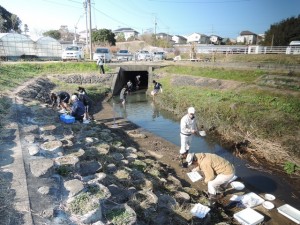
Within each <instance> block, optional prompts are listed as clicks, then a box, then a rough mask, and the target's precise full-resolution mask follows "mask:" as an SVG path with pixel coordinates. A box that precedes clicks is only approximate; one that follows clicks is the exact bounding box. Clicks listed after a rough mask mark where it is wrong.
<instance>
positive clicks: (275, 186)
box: [110, 92, 300, 209]
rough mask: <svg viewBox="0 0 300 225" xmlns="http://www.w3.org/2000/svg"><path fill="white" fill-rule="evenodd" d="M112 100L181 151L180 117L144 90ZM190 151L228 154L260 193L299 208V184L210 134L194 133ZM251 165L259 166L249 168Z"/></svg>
mask: <svg viewBox="0 0 300 225" xmlns="http://www.w3.org/2000/svg"><path fill="white" fill-rule="evenodd" d="M110 104H111V105H112V106H113V108H114V111H115V114H116V116H121V117H124V118H126V119H127V120H129V121H131V122H133V123H135V124H137V125H138V126H140V127H141V128H143V129H145V130H147V131H149V132H151V133H153V134H155V135H157V136H160V137H162V138H164V139H165V140H167V141H169V142H171V143H173V144H175V145H177V146H178V149H175V152H178V154H179V149H180V136H179V129H180V121H179V119H178V118H176V117H175V116H174V115H173V114H172V113H171V112H168V111H166V110H163V109H161V108H159V107H158V106H156V105H155V104H154V103H153V101H152V99H151V97H149V96H147V95H146V94H145V93H142V92H140V93H133V94H130V95H128V96H127V102H126V106H125V107H123V106H122V105H121V104H119V96H115V97H114V98H113V99H112V101H111V102H110ZM196 118H197V112H196ZM190 152H194V153H197V152H206V153H214V154H217V155H219V156H222V157H223V158H226V159H227V160H228V161H230V162H231V163H232V164H233V165H234V166H235V170H236V175H237V176H238V177H240V178H241V179H242V181H243V182H244V183H245V184H246V186H248V187H251V189H252V190H254V191H255V192H256V193H257V194H265V193H270V194H273V195H274V196H275V197H276V198H279V199H281V200H282V201H284V202H285V203H288V204H290V205H291V206H293V207H295V208H298V209H299V208H300V201H299V200H298V198H297V197H298V196H297V194H298V190H297V188H298V187H293V186H291V185H289V184H288V182H285V181H284V177H279V176H276V175H274V174H272V173H271V172H270V171H268V169H265V168H257V165H254V164H253V163H251V162H247V161H245V160H241V159H239V158H237V157H235V156H234V155H233V154H232V153H231V152H229V151H228V150H227V149H225V148H223V147H222V146H220V145H219V144H218V143H216V142H215V141H213V140H211V139H210V138H209V135H208V136H206V137H200V136H193V140H192V144H191V148H190ZM249 165H250V166H251V167H252V168H256V169H251V168H248V167H249ZM247 166H248V167H247ZM293 193H294V194H295V195H296V196H295V197H293ZM277 207H279V205H278V206H277Z"/></svg>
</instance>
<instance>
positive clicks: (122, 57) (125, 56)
mask: <svg viewBox="0 0 300 225" xmlns="http://www.w3.org/2000/svg"><path fill="white" fill-rule="evenodd" d="M116 58H117V60H118V61H130V60H132V58H133V54H132V53H130V52H129V51H128V50H119V51H118V52H117V53H116Z"/></svg>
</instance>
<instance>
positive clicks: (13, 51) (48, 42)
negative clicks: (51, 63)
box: [0, 33, 62, 60]
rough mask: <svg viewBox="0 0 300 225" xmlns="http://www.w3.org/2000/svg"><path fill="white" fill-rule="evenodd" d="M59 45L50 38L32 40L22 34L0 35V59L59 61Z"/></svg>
mask: <svg viewBox="0 0 300 225" xmlns="http://www.w3.org/2000/svg"><path fill="white" fill-rule="evenodd" d="M61 53H62V46H61V44H60V43H59V42H58V41H57V40H55V39H53V38H51V37H40V38H38V39H37V40H32V39H31V38H29V37H27V36H26V35H23V34H17V33H0V59H1V60H20V59H39V60H60V59H61Z"/></svg>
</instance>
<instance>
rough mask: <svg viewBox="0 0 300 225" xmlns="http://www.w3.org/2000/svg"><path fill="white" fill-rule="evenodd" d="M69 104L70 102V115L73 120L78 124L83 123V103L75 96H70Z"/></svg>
mask: <svg viewBox="0 0 300 225" xmlns="http://www.w3.org/2000/svg"><path fill="white" fill-rule="evenodd" d="M71 102H72V107H71V113H70V115H71V116H73V117H75V120H77V121H79V122H83V117H84V113H85V108H84V105H83V102H82V101H80V100H79V98H78V97H77V96H76V95H72V96H71Z"/></svg>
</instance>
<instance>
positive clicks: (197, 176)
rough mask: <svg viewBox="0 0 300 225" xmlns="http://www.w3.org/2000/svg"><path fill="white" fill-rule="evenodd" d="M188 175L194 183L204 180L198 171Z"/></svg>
mask: <svg viewBox="0 0 300 225" xmlns="http://www.w3.org/2000/svg"><path fill="white" fill-rule="evenodd" d="M187 175H188V177H189V178H190V179H191V181H192V182H196V181H198V180H201V179H202V176H201V175H200V173H198V172H197V171H193V172H190V173H187Z"/></svg>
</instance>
